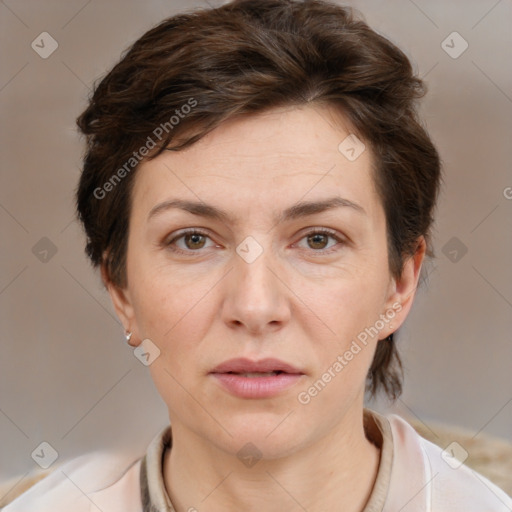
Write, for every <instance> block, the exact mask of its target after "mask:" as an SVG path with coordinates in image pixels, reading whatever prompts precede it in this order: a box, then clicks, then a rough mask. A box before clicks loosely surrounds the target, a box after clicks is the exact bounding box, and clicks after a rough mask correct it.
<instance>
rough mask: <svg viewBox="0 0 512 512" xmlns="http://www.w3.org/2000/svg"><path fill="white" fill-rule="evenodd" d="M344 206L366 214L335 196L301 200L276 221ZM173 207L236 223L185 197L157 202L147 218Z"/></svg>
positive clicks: (284, 220)
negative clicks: (184, 198)
mask: <svg viewBox="0 0 512 512" xmlns="http://www.w3.org/2000/svg"><path fill="white" fill-rule="evenodd" d="M342 207H346V208H351V209H352V210H354V211H356V212H358V213H360V214H362V215H366V212H365V210H364V208H363V207H362V206H361V205H359V204H357V203H354V202H353V201H350V200H349V199H344V198H343V197H339V196H335V197H329V198H327V199H322V200H318V201H300V202H298V203H296V204H294V205H292V206H290V207H289V208H287V209H286V210H284V211H283V212H282V213H280V214H279V215H278V216H277V218H276V219H275V222H277V223H281V222H286V221H289V220H293V219H298V218H301V217H307V216H308V215H314V214H317V213H322V212H325V211H328V210H333V209H335V208H342ZM173 208H177V209H180V210H184V211H186V212H189V213H192V214H194V215H198V216H201V217H206V218H209V219H213V220H218V221H221V222H224V223H234V219H233V218H232V217H231V215H230V214H229V213H228V212H226V211H224V210H221V209H220V208H217V207H216V206H213V205H210V204H206V203H203V202H200V201H186V200H183V199H169V200H167V201H164V202H163V203H159V204H157V205H156V206H154V207H153V208H152V209H151V211H150V212H149V214H148V219H147V220H148V221H149V220H150V219H151V218H152V217H154V216H156V215H158V214H160V213H162V212H164V211H167V210H170V209H173Z"/></svg>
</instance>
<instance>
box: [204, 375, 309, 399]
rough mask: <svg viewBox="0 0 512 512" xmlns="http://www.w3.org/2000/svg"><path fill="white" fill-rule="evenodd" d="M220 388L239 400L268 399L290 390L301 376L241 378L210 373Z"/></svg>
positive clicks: (240, 376)
mask: <svg viewBox="0 0 512 512" xmlns="http://www.w3.org/2000/svg"><path fill="white" fill-rule="evenodd" d="M211 375H213V376H214V377H215V378H216V379H217V380H218V381H219V382H220V383H221V384H222V386H223V387H224V388H225V389H227V390H228V391H229V392H230V393H231V394H233V395H235V396H238V397H240V398H268V397H271V396H275V395H277V394H279V393H280V392H281V391H283V390H285V389H288V388H290V387H291V386H293V385H294V384H296V383H297V382H298V380H299V379H300V378H301V377H302V376H303V374H299V373H279V374H278V375H269V376H268V377H243V376H242V375H239V374H236V373H212V374H211Z"/></svg>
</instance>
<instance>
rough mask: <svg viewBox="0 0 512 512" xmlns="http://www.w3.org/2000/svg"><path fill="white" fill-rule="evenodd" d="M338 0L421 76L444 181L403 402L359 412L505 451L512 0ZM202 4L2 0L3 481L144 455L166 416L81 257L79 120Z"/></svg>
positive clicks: (411, 335)
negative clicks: (113, 81)
mask: <svg viewBox="0 0 512 512" xmlns="http://www.w3.org/2000/svg"><path fill="white" fill-rule="evenodd" d="M221 3H222V2H215V1H214V0H211V2H210V5H220V4H221ZM340 3H341V2H340ZM344 3H345V4H347V5H352V6H354V7H356V8H358V9H360V10H361V12H362V13H363V14H364V16H365V18H366V20H367V22H368V23H369V24H370V26H372V27H373V28H374V29H375V30H377V31H378V32H380V33H382V34H383V35H385V36H387V37H388V38H389V39H391V40H392V41H393V42H394V43H396V44H397V45H398V46H400V47H401V48H402V49H403V50H404V51H405V53H406V54H407V55H408V56H409V57H410V58H411V60H412V62H413V64H414V66H415V68H416V70H417V71H418V73H419V74H420V75H421V76H422V77H424V78H425V80H426V81H427V85H428V87H429V93H428V95H427V97H426V99H425V100H424V103H423V106H422V109H421V112H422V114H423V116H424V119H425V122H426V124H427V126H428V129H429V131H430V133H431V135H432V137H433V139H434V141H435V143H436V144H437V146H438V148H439V150H440V153H441V156H442V159H443V162H444V171H445V181H444V185H443V191H442V195H441V198H440V203H439V208H438V212H437V222H436V226H435V232H434V243H435V248H436V253H437V257H436V259H435V260H433V261H432V263H431V264H430V265H429V267H428V269H427V270H428V279H427V280H426V281H425V283H424V284H423V286H422V288H421V290H420V292H419V294H418V296H417V299H416V303H415V306H414V309H413V311H412V313H411V315H410V317H409V319H408V321H407V324H406V326H405V327H404V328H403V329H402V330H401V333H400V336H399V338H398V340H399V346H400V349H401V350H402V354H403V358H404V362H405V367H406V376H405V392H404V394H403V396H402V397H401V398H400V399H399V400H398V401H397V403H396V404H394V405H390V404H389V403H388V402H387V401H386V400H381V401H379V402H378V403H376V404H368V405H370V406H372V407H374V408H376V409H377V410H380V411H383V412H387V411H395V412H399V413H401V412H403V413H404V414H408V415H413V416H414V417H416V418H418V419H420V420H421V421H422V422H424V423H425V424H427V425H429V422H435V421H441V422H444V423H447V424H452V425H459V426H462V427H465V428H468V429H471V430H472V431H473V432H475V433H486V434H490V435H495V436H500V437H504V438H507V439H509V440H512V376H511V374H512V368H511V366H512V365H511V362H512V343H511V327H512V322H511V316H512V315H511V313H512V286H511V285H512V269H511V262H512V257H511V256H512V237H511V233H512V215H511V214H512V173H511V163H512V144H511V131H512V130H511V128H512V66H511V65H510V63H511V51H512V50H511V49H512V26H511V24H512V23H511V20H512V2H510V1H509V0H502V1H496V0H478V1H476V0H473V1H463V0H459V1H451V2H446V1H441V0H436V1H426V0H415V1H412V0H394V1H389V0H388V1H386V2H384V1H378V0H361V1H354V2H344ZM205 5H206V4H205V3H204V2H200V1H177V0H167V1H164V0H144V1H142V0H129V1H121V0H111V1H101V2H100V1H99V0H67V1H64V0H60V1H51V0H44V1H41V0H5V1H1V2H0V24H1V31H0V37H1V44H0V56H1V57H0V58H1V68H0V69H1V76H0V108H1V114H2V115H1V121H0V125H1V128H0V129H1V156H2V158H1V170H2V178H1V179H2V182H1V183H2V186H1V188H0V225H1V230H2V231H1V232H2V236H1V238H0V244H1V249H2V250H1V254H2V257H1V270H0V272H1V273H0V321H1V345H0V347H1V351H0V480H2V479H5V478H11V477H14V476H17V475H20V477H21V476H23V475H28V474H30V473H31V472H34V471H35V470H38V469H39V467H38V466H36V463H35V462H34V460H33V459H32V457H31V454H32V453H33V451H34V450H35V449H36V447H38V446H39V445H40V443H41V442H43V441H45V442H48V443H50V444H51V445H52V446H53V447H54V448H55V450H56V451H57V452H58V456H59V461H63V460H66V459H68V458H71V457H74V456H77V455H79V454H81V453H84V452H88V451H91V450H95V449H102V448H105V447H114V448H123V449H127V450H133V451H134V452H137V453H142V451H143V450H144V449H145V447H146V445H147V444H148V442H149V441H150V440H151V439H152V437H153V436H154V435H156V433H157V432H158V431H159V430H160V429H161V428H162V427H163V426H164V425H166V423H167V421H168V419H167V413H166V408H165V405H164V403H163V402H162V401H161V399H160V398H159V396H158V395H157V393H156V391H155V390H154V389H153V385H152V382H151V379H150V377H149V373H148V371H147V369H146V368H145V367H144V366H143V365H142V364H141V363H140V362H139V361H138V360H137V359H136V358H135V357H134V355H133V353H132V350H131V349H130V347H128V346H127V345H126V344H125V342H124V337H123V332H122V328H121V325H120V324H119V322H118V321H117V319H116V318H115V315H114V312H113V309H112V307H111V304H110V299H109V297H108V295H107V294H106V292H104V291H103V289H102V285H101V282H100V279H99V276H98V275H97V274H96V273H94V272H93V271H92V269H91V267H90V266H89V264H88V262H87V261H86V258H85V255H84V253H83V246H84V237H83V235H82V233H81V231H80V229H79V226H78V224H77V223H76V221H74V204H73V201H74V198H73V194H74V190H75V187H76V185H77V180H78V177H79V167H80V158H81V154H82V143H81V141H80V139H79V137H78V135H77V132H76V130H75V118H76V116H77V115H78V114H79V113H80V112H81V111H82V109H83V108H84V107H85V103H86V99H87V96H88V94H89V89H90V87H91V85H92V84H93V82H94V81H95V80H96V79H98V78H99V77H100V76H102V75H103V74H104V73H105V72H106V71H107V70H108V69H109V68H110V67H111V66H112V65H113V64H114V63H115V62H116V61H117V60H118V59H119V56H120V54H121V52H122V51H123V50H124V49H125V48H127V46H128V45H129V44H131V43H132V42H134V41H135V39H136V38H138V37H139V36H140V35H142V34H143V33H144V32H145V31H146V30H148V29H149V28H150V27H152V26H153V25H154V24H156V23H157V22H159V21H160V20H162V19H163V18H165V17H167V16H170V15H172V14H174V13H176V12H179V11H182V10H185V9H192V8H195V7H200V6H205ZM44 32H46V33H47V34H42V33H44ZM454 32H456V34H454ZM41 34H42V35H41ZM56 45H58V47H57V48H56V49H55V50H54V51H53V53H51V54H50V52H51V51H52V50H53V49H54V47H55V46H56ZM466 45H467V48H466ZM43 57H45V58H43Z"/></svg>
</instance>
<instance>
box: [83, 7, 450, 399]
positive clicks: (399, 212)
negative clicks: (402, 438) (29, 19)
mask: <svg viewBox="0 0 512 512" xmlns="http://www.w3.org/2000/svg"><path fill="white" fill-rule="evenodd" d="M424 94H425V86H424V84H423V82H422V80H421V79H419V78H418V77H417V76H415V75H414V73H413V70H412V67H411V64H410V62H409V60H408V59H407V57H406V56H405V55H404V53H403V52H402V51H401V50H399V49H398V48H397V47H396V46H395V45H393V44H392V43H391V42H390V41H388V40H387V39H386V38H384V37H382V36H381V35H379V34H377V33H376V32H375V31H373V30H372V29H370V28H369V27H368V25H367V24H366V23H365V22H364V21H362V19H360V18H359V17H356V16H355V14H354V12H353V10H352V9H351V8H348V7H341V6H338V5H335V4H332V3H329V2H325V1H321V0H313V1H304V2H301V1H296V0H238V1H233V2H231V3H228V4H226V5H223V6H221V7H219V8H216V9H204V10H199V11H194V12H191V13H186V14H181V15H177V16H174V17H171V18H168V19H166V20H164V21H163V22H161V23H160V24H158V25H157V26H156V27H154V28H152V29H151V30H149V31H148V32H146V33H145V34H144V35H143V36H142V37H141V38H140V39H139V40H137V41H136V42H135V43H134V44H133V45H132V46H131V48H129V49H128V51H127V52H126V53H125V54H124V55H123V56H122V58H121V60H120V61H119V63H118V64H116V65H115V66H114V68H113V69H112V70H111V71H110V72H109V73H108V74H107V75H106V76H105V77H104V78H103V79H102V80H101V82H100V83H99V84H97V85H96V86H95V90H94V93H93V95H92V97H91V99H90V103H89V105H88V107H87V108H86V110H85V111H84V112H83V113H82V114H81V115H80V117H79V118H78V120H77V123H78V126H79V128H80V130H81V131H82V133H84V134H85V135H86V136H87V148H86V154H85V157H84V165H83V172H82V175H81V178H80V183H79V186H78V190H77V211H78V217H79V219H80V221H81V222H82V223H83V225H84V228H85V231H86V234H87V245H86V253H87V255H88V256H89V258H90V260H91V261H92V263H93V265H94V266H95V267H97V266H99V265H101V266H103V268H104V269H105V271H106V274H107V275H108V277H109V279H110V280H111V281H112V282H113V283H114V284H117V285H118V286H125V285H126V284H127V283H126V250H127V239H128V229H129V216H130V211H131V200H130V198H131V189H132V184H133V177H134V175H135V172H136V169H137V164H138V161H140V160H142V159H143V158H144V159H151V158H154V157H155V156H158V155H159V154H160V153H161V152H162V151H164V150H166V149H172V150H176V151H178V150H180V149H183V148H185V147H187V146H190V145H191V144H194V143H195V142H196V141H198V140H199V139H200V138H202V137H203V136H204V135H205V134H207V133H208V132H210V131H211V130H213V129H214V128H215V127H217V126H218V125H219V124H221V123H222V122H223V121H225V120H227V119H230V118H233V117H235V116H239V115H247V114H253V113H258V112H262V111H265V110H268V109H271V108H274V107H281V106H292V105H304V104H308V103H309V104H325V105H330V106H332V107H334V108H337V109H338V110H339V111H340V112H341V113H342V114H343V115H344V116H345V118H346V119H348V121H349V122H350V124H351V126H352V127H353V130H354V133H355V134H356V135H357V136H358V137H359V138H361V139H362V140H364V141H365V143H366V144H368V145H369V147H370V149H371V152H372V155H373V157H374V160H375V168H374V179H375V183H376V185H377V190H378V192H379V196H380V198H381V200H382V204H383V207H384V210H385V214H386V222H387V236H388V253H389V265H390V271H391V273H392V274H393V275H394V276H399V275H400V274H401V271H402V268H403V263H404V261H405V259H406V258H407V257H408V256H410V255H412V254H414V252H415V250H416V248H417V244H418V240H419V239H420V237H421V236H424V237H425V239H426V241H427V254H429V255H432V250H431V248H430V241H429V232H430V227H431V223H432V213H433V209H434V206H435V202H436V198H437V194H438V187H439V180H440V160H439V156H438V153H437V151H436V149H435V147H434V145H433V144H432V141H431V140H430V138H429V136H428V134H427V132H426V130H425V129H424V128H423V127H422V125H421V122H420V121H419V120H418V117H417V114H416V100H417V99H418V98H420V97H422V96H423V95H424ZM185 106H187V108H185ZM158 130H160V131H158ZM164 132H165V134H164ZM156 134H158V135H159V137H160V138H159V140H158V143H155V140H154V139H156V138H158V137H157V136H156ZM150 139H151V142H152V143H153V144H152V145H151V146H150ZM143 147H146V150H147V149H148V148H150V150H149V151H144V152H143V151H142V148H143ZM142 153H144V156H143V157H141V154H142ZM400 371H401V362H400V358H399V355H398V352H397V350H396V346H395V342H394V341H393V339H392V336H391V338H389V339H388V340H387V341H383V342H380V343H378V345H377V350H376V353H375V357H374V360H373V362H372V366H371V368H370V371H369V374H368V380H367V390H369V391H370V392H371V395H372V396H375V395H376V394H377V392H378V390H379V389H380V388H382V389H383V390H384V391H385V392H386V393H387V394H388V396H390V397H391V398H396V397H397V396H399V395H400V393H401V391H402V376H401V374H400Z"/></svg>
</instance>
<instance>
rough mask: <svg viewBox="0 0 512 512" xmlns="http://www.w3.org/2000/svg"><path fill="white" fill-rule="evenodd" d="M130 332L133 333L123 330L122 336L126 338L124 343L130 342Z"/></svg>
mask: <svg viewBox="0 0 512 512" xmlns="http://www.w3.org/2000/svg"><path fill="white" fill-rule="evenodd" d="M132 334H133V333H131V332H128V331H126V332H125V334H124V336H125V338H126V343H130V339H131V337H132Z"/></svg>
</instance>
